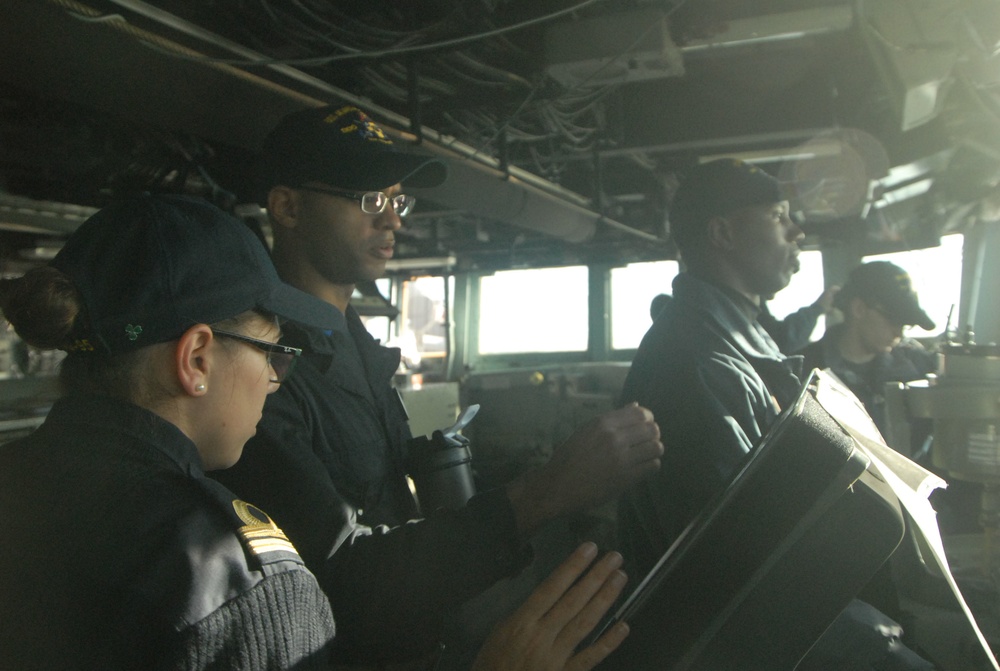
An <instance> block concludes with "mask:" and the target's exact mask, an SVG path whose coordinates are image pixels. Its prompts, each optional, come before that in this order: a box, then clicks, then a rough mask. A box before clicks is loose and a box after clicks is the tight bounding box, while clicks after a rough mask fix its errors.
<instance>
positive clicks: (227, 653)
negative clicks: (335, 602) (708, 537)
mask: <svg viewBox="0 0 1000 671" xmlns="http://www.w3.org/2000/svg"><path fill="white" fill-rule="evenodd" d="M333 635H334V625H333V615H332V614H331V612H330V606H329V603H328V602H327V600H326V597H325V596H324V594H323V592H322V590H321V589H320V587H319V585H318V584H317V583H316V580H315V579H314V578H313V576H312V575H311V574H309V573H307V572H305V571H290V572H285V573H277V574H275V575H270V576H268V577H267V578H265V579H264V580H262V581H261V582H260V583H258V584H257V585H256V586H255V587H254V588H253V589H250V590H248V591H246V592H243V593H242V594H240V595H239V596H237V597H236V598H233V599H231V600H229V601H228V602H226V603H225V604H224V605H223V606H221V607H220V608H218V609H216V610H215V611H213V612H212V613H211V614H210V615H208V616H207V617H205V618H203V619H202V620H200V621H199V622H196V623H194V624H192V625H191V626H190V627H188V628H186V629H185V630H183V631H182V632H181V634H180V641H179V645H178V646H177V648H176V657H175V658H174V659H173V660H170V661H169V662H168V663H167V664H166V665H165V666H164V667H163V668H170V669H184V670H185V671H201V670H207V669H213V670H215V669H220V670H221V669H232V670H234V671H235V670H236V669H291V668H294V669H295V670H296V671H307V670H309V669H328V668H329V661H328V659H329V649H328V648H329V646H330V644H331V642H332V640H333ZM165 661H166V660H165Z"/></svg>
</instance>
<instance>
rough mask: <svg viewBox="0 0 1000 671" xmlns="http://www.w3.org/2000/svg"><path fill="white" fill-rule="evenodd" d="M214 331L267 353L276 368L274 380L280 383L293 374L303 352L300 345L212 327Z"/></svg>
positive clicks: (272, 367) (270, 364)
mask: <svg viewBox="0 0 1000 671" xmlns="http://www.w3.org/2000/svg"><path fill="white" fill-rule="evenodd" d="M212 332H213V333H215V335H218V336H223V337H225V338H231V339H233V340H239V341H240V342H243V343H246V344H248V345H252V346H253V347H256V348H257V349H259V350H260V351H262V352H264V354H265V355H267V363H268V365H269V366H271V369H272V370H274V377H275V379H274V380H272V382H277V383H278V384H281V383H282V382H284V381H285V380H286V379H288V376H289V375H291V374H292V369H293V368H295V362H296V360H297V359H298V357H299V356H300V355H301V354H302V350H301V349H299V348H298V347H288V346H287V345H279V344H278V343H273V342H269V341H267V340H260V339H258V338H251V337H250V336H245V335H243V334H242V333H231V332H229V331H220V330H219V329H212Z"/></svg>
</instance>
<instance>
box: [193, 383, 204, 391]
mask: <svg viewBox="0 0 1000 671" xmlns="http://www.w3.org/2000/svg"><path fill="white" fill-rule="evenodd" d="M194 390H195V391H205V385H203V384H199V385H195V388H194Z"/></svg>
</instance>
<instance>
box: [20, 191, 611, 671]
mask: <svg viewBox="0 0 1000 671" xmlns="http://www.w3.org/2000/svg"><path fill="white" fill-rule="evenodd" d="M0 307H2V309H3V311H4V314H5V316H6V318H7V319H8V321H9V322H10V323H11V324H12V325H13V326H14V328H15V330H16V331H17V333H18V334H19V335H20V336H21V337H22V338H23V339H24V340H25V341H26V342H28V343H29V344H32V345H34V346H36V347H40V348H45V349H62V350H65V351H66V352H67V353H68V354H67V356H66V358H65V360H64V362H63V365H62V369H61V373H60V381H61V384H62V385H63V387H64V391H65V394H64V395H63V397H62V398H61V399H59V400H58V401H57V402H56V403H55V404H54V405H53V407H52V408H51V411H50V412H49V413H48V416H47V418H46V420H45V422H44V424H43V425H42V426H41V427H40V428H39V429H38V430H37V431H36V432H35V433H34V434H32V435H31V436H28V437H27V438H24V439H21V440H19V441H16V442H13V443H9V444H7V445H4V446H2V447H0V669H19V670H20V669H102V670H103V669H160V668H162V669H206V668H212V669H284V668H295V669H297V670H298V669H309V668H326V667H327V664H328V660H327V654H328V649H329V647H330V645H331V644H332V641H333V638H334V623H333V617H332V614H331V612H330V607H329V604H328V602H327V599H326V597H325V596H324V594H323V592H322V591H321V590H320V588H319V586H318V585H317V583H316V580H315V578H314V577H313V575H312V574H311V573H309V571H308V570H307V569H306V568H305V566H304V565H303V563H302V560H301V558H300V557H299V555H298V553H297V552H296V550H295V548H294V547H293V546H292V544H291V543H290V542H289V541H288V539H287V538H286V537H285V535H284V534H283V533H282V531H281V530H280V529H279V528H278V527H277V526H276V525H275V524H274V523H273V522H272V521H271V520H270V518H269V517H268V516H267V514H266V513H264V512H263V511H261V510H259V509H257V508H256V507H254V506H253V505H252V504H251V503H247V502H244V501H241V500H239V499H237V498H236V497H235V496H234V495H233V494H232V493H231V492H230V491H229V490H227V489H226V488H225V487H223V486H222V485H220V484H219V483H217V482H216V481H214V480H212V479H210V478H208V477H206V475H205V473H206V471H212V470H216V469H223V468H227V467H229V466H231V465H233V464H234V463H235V462H236V460H237V459H239V457H240V454H241V453H242V450H243V445H244V443H245V442H246V441H247V440H248V439H249V438H250V437H251V436H252V435H253V434H254V432H255V427H256V424H257V422H258V421H259V419H260V415H261V409H262V407H263V404H264V399H265V397H266V396H267V395H268V394H270V393H272V392H273V391H275V390H276V389H277V388H278V386H279V385H280V384H281V382H282V380H283V379H284V378H285V377H286V376H287V375H288V374H289V373H290V372H291V368H292V364H294V362H295V360H296V356H297V355H298V354H299V353H300V351H299V350H296V349H294V348H290V347H284V346H281V345H278V344H277V341H278V339H279V337H280V335H281V333H280V325H279V324H280V320H283V319H284V320H293V321H296V322H299V323H302V324H306V325H309V326H313V327H317V328H333V327H334V326H335V325H336V322H337V320H342V319H343V316H342V315H341V314H340V313H339V312H337V311H336V310H334V309H332V308H331V307H329V306H328V305H326V304H325V303H323V302H321V301H319V300H318V299H315V298H313V297H312V296H309V295H307V294H305V293H302V292H299V291H298V290H296V289H293V288H291V287H289V286H288V285H285V284H283V283H282V282H280V281H279V279H278V277H277V275H276V273H275V271H274V268H273V266H272V265H271V263H270V260H269V259H268V257H267V254H266V251H265V249H264V247H263V246H262V245H261V244H260V242H259V241H258V240H257V239H256V238H255V237H254V235H253V234H252V233H251V232H250V230H249V229H248V228H247V227H246V226H244V225H243V224H242V223H240V222H239V221H237V220H234V219H232V218H230V217H229V216H228V215H226V214H224V213H223V212H222V211H221V210H218V209H216V208H215V207H213V206H211V205H209V204H207V203H205V202H202V201H200V200H197V199H193V198H187V197H183V196H149V195H145V196H138V197H134V198H130V199H127V200H123V201H119V202H116V203H115V204H113V205H111V206H109V207H107V208H105V209H104V210H102V211H100V212H98V213H97V214H96V215H94V216H93V217H91V218H90V219H89V220H87V221H86V222H85V223H84V224H83V225H82V226H81V227H80V228H79V229H78V230H77V232H76V233H74V234H73V235H72V236H71V237H70V239H69V240H68V241H67V243H66V245H65V246H64V248H63V249H62V250H61V251H60V252H59V254H58V255H57V256H56V257H55V259H54V260H53V261H52V263H51V264H50V265H49V266H47V267H44V268H38V269H35V270H32V271H30V272H29V273H27V274H26V275H25V276H24V277H23V278H19V279H17V280H10V281H5V282H3V285H2V287H0ZM595 555H596V548H594V547H593V546H585V547H582V548H580V549H579V550H578V551H577V552H576V553H574V555H572V556H571V557H570V559H569V560H567V562H566V563H565V564H564V565H563V566H562V567H561V568H560V569H558V570H557V571H556V573H555V574H553V577H552V578H551V579H550V580H549V581H548V582H547V583H545V584H544V585H543V586H542V587H540V588H539V590H538V591H536V593H535V594H534V595H533V596H532V598H531V599H529V601H528V603H526V604H525V606H524V607H523V608H522V609H521V610H520V611H519V612H518V613H517V614H516V615H515V616H514V617H513V618H512V620H511V621H510V622H508V623H507V624H506V625H505V626H503V627H501V628H500V629H499V630H498V632H497V634H496V635H494V637H493V639H492V640H491V643H490V644H488V645H487V646H486V647H485V648H484V650H483V653H482V654H481V655H480V659H479V660H478V661H477V667H476V668H477V669H483V670H484V671H486V670H491V669H499V668H504V669H508V668H509V669H543V668H545V669H549V668H552V669H559V668H564V665H565V668H573V669H587V668H591V667H592V666H593V665H594V664H596V663H597V662H598V661H599V660H600V659H601V658H603V657H604V656H605V655H606V654H608V652H610V650H612V649H613V648H614V647H615V646H616V645H617V643H618V642H620V640H621V639H622V638H624V635H625V633H627V632H626V630H625V629H624V628H618V629H616V630H613V631H612V632H611V634H610V635H608V636H606V637H605V638H604V639H603V641H601V642H599V643H598V644H597V645H596V646H593V647H591V648H589V649H587V650H585V651H583V652H582V653H580V654H577V655H574V649H575V647H576V645H577V643H579V641H580V640H582V638H583V637H584V636H585V635H586V634H587V632H588V631H589V630H590V628H592V626H593V622H596V621H597V619H598V618H599V617H600V615H601V614H603V612H604V611H605V610H606V609H607V608H608V607H609V605H610V604H611V603H612V602H613V601H614V599H615V598H616V597H617V595H618V593H619V592H620V590H621V587H622V584H623V582H624V576H623V575H622V574H621V572H620V571H619V570H618V565H619V564H620V557H618V556H617V555H614V554H612V555H608V556H606V557H605V558H604V559H603V560H602V561H600V562H598V563H597V564H596V565H595V566H594V568H593V569H592V570H591V571H590V572H589V573H587V575H586V576H585V577H584V579H583V580H580V581H578V582H577V581H575V578H577V577H578V576H580V575H581V574H582V573H583V571H584V570H585V569H586V567H587V566H588V565H589V564H590V563H591V561H592V560H593V558H594V556H595ZM571 585H573V586H572V587H571Z"/></svg>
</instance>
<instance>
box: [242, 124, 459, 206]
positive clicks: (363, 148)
mask: <svg viewBox="0 0 1000 671" xmlns="http://www.w3.org/2000/svg"><path fill="white" fill-rule="evenodd" d="M258 173H259V177H260V181H261V186H262V187H263V189H265V190H267V189H270V188H271V187H274V186H279V185H283V186H290V187H297V186H302V185H303V184H306V183H308V182H322V183H324V184H327V185H329V186H333V187H336V188H338V189H345V190H348V191H381V190H382V189H387V188H389V187H390V186H393V185H394V184H400V183H402V184H404V185H405V186H413V187H423V188H429V187H435V186H438V185H440V184H441V183H442V182H444V180H445V179H446V177H447V174H448V173H447V167H446V166H445V164H444V162H442V161H441V160H439V159H437V158H433V157H431V156H427V155H425V154H420V153H417V152H416V151H414V150H406V151H404V150H402V149H400V148H399V147H397V146H396V145H395V144H394V143H393V141H392V138H390V137H389V136H388V135H386V133H385V131H383V130H382V128H381V127H380V126H379V125H378V124H376V123H375V121H374V120H372V118H371V117H369V116H368V115H367V114H365V113H364V112H363V111H361V110H360V109H358V108H357V107H354V106H353V105H345V106H342V107H334V106H327V107H318V108H310V109H306V110H302V111H299V112H293V113H292V114H289V115H287V116H285V117H284V118H282V119H281V121H279V122H278V124H277V125H276V126H275V127H274V129H273V130H272V131H271V132H270V133H269V134H268V136H267V138H266V139H265V140H264V147H263V151H262V152H261V155H260V157H259V165H258Z"/></svg>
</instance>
